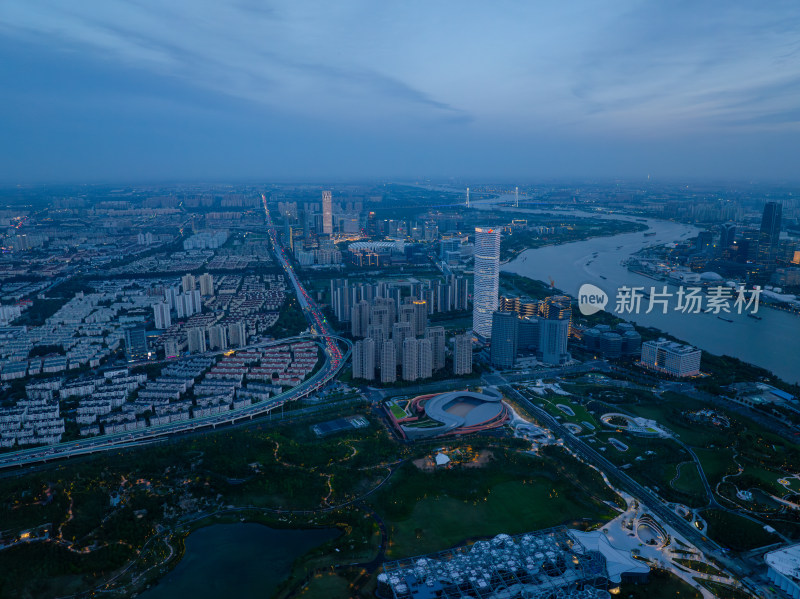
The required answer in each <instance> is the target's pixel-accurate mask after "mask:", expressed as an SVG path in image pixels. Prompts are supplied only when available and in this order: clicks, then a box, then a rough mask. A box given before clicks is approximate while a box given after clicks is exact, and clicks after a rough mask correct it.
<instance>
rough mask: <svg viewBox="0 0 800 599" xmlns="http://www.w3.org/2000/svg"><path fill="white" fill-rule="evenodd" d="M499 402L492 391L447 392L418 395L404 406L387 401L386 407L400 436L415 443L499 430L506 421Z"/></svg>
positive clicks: (504, 407) (504, 411)
mask: <svg viewBox="0 0 800 599" xmlns="http://www.w3.org/2000/svg"><path fill="white" fill-rule="evenodd" d="M502 399H503V396H502V395H501V394H500V393H497V392H493V391H491V392H490V391H486V392H484V393H476V392H473V391H449V392H447V393H438V394H430V395H420V396H417V397H415V398H413V399H411V400H410V401H408V402H407V403H406V404H405V406H401V405H400V404H399V403H398V402H393V401H391V400H390V402H388V403H387V406H386V407H387V413H388V414H389V418H390V419H391V420H392V422H393V423H394V425H395V428H396V429H397V431H398V432H399V433H400V435H401V436H402V437H403V438H405V439H410V440H414V439H426V438H431V437H440V436H444V435H465V434H469V433H476V432H480V431H485V430H491V429H495V428H498V427H500V426H502V425H503V424H505V423H506V422H507V421H508V420H509V410H508V407H507V406H506V405H505V404H504V403H503V401H502ZM390 404H391V405H390Z"/></svg>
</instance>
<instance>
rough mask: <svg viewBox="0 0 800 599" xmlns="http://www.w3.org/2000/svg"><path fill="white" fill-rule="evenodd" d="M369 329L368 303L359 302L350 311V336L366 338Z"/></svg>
mask: <svg viewBox="0 0 800 599" xmlns="http://www.w3.org/2000/svg"><path fill="white" fill-rule="evenodd" d="M368 328H369V302H367V301H365V300H361V301H360V302H358V303H357V304H356V305H355V306H353V308H352V309H351V311H350V334H351V335H353V337H366V336H367V332H368Z"/></svg>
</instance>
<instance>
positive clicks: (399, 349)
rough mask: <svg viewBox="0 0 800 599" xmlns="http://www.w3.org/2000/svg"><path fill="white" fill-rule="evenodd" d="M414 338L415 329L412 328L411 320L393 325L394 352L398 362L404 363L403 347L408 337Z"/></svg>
mask: <svg viewBox="0 0 800 599" xmlns="http://www.w3.org/2000/svg"><path fill="white" fill-rule="evenodd" d="M413 338H414V330H413V329H412V328H411V323H410V322H396V323H394V325H392V341H394V352H395V355H396V357H397V363H398V364H402V361H403V347H404V344H405V341H406V339H413Z"/></svg>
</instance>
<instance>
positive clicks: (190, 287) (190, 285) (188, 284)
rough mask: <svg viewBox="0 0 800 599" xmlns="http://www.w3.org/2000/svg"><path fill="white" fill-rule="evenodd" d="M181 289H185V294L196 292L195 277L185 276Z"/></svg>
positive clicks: (182, 279)
mask: <svg viewBox="0 0 800 599" xmlns="http://www.w3.org/2000/svg"><path fill="white" fill-rule="evenodd" d="M181 287H183V292H184V293H189V292H190V291H194V288H195V279H194V275H192V274H185V275H183V277H182V278H181Z"/></svg>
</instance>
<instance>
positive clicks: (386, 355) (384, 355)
mask: <svg viewBox="0 0 800 599" xmlns="http://www.w3.org/2000/svg"><path fill="white" fill-rule="evenodd" d="M396 380H397V358H396V357H395V350H394V341H392V340H391V339H387V340H386V341H384V342H383V347H382V348H381V382H382V383H394V382H395V381H396Z"/></svg>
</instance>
